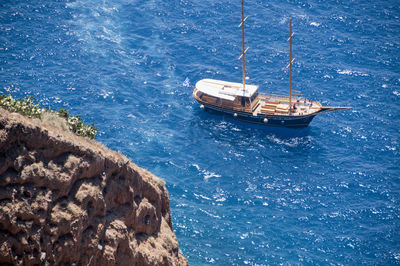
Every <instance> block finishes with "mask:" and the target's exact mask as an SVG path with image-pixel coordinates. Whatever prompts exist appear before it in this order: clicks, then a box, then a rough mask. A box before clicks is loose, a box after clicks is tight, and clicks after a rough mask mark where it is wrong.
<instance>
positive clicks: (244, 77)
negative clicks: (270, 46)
mask: <svg viewBox="0 0 400 266" xmlns="http://www.w3.org/2000/svg"><path fill="white" fill-rule="evenodd" d="M243 1H244V0H242V23H241V25H242V59H243V94H244V92H245V90H246V87H245V85H246V74H245V73H246V72H245V55H244V54H245V50H244V21H245V19H244V6H243Z"/></svg>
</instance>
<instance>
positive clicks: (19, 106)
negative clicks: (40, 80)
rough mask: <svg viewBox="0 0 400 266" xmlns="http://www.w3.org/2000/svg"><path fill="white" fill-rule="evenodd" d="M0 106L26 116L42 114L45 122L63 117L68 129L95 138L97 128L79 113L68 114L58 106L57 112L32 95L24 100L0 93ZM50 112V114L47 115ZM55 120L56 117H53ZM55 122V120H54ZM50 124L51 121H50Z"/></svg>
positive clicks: (40, 116)
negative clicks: (84, 119) (86, 122)
mask: <svg viewBox="0 0 400 266" xmlns="http://www.w3.org/2000/svg"><path fill="white" fill-rule="evenodd" d="M0 107H3V108H4V109H6V110H8V111H10V112H15V113H20V114H22V115H25V116H28V117H35V118H40V119H42V116H43V115H44V114H46V115H44V116H45V117H43V118H45V119H46V122H49V119H51V118H52V117H54V115H57V117H59V118H62V119H65V121H66V123H67V125H68V129H69V130H70V131H72V132H73V133H75V134H76V135H78V136H82V137H88V138H91V139H95V138H96V134H97V132H98V129H97V128H96V127H95V125H94V124H91V125H87V124H85V123H84V122H83V120H82V118H81V117H80V116H79V115H72V116H70V115H69V113H68V110H66V109H62V108H60V109H59V110H58V112H55V111H53V110H51V109H50V108H44V107H41V106H40V105H39V104H38V103H37V102H36V100H35V98H34V97H32V96H27V97H26V98H25V100H23V99H18V100H16V99H14V98H13V97H12V96H11V94H8V95H5V94H2V95H0ZM47 114H52V115H47ZM54 120H57V119H54ZM54 122H55V121H54ZM50 124H52V123H50ZM53 124H60V123H53Z"/></svg>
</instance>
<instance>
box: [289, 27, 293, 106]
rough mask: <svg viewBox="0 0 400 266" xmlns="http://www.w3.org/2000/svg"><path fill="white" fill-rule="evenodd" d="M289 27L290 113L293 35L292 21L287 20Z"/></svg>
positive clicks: (290, 102)
mask: <svg viewBox="0 0 400 266" xmlns="http://www.w3.org/2000/svg"><path fill="white" fill-rule="evenodd" d="M289 25H290V37H289V40H290V58H289V111H290V112H292V63H293V61H294V59H293V61H292V39H293V33H292V19H290V20H289Z"/></svg>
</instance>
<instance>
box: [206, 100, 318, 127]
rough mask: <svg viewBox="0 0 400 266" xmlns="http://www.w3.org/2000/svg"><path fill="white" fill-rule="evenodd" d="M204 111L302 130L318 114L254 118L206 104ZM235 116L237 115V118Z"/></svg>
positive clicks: (251, 121)
mask: <svg viewBox="0 0 400 266" xmlns="http://www.w3.org/2000/svg"><path fill="white" fill-rule="evenodd" d="M200 104H203V105H204V109H205V110H207V109H209V110H212V111H215V112H217V113H220V114H226V115H228V116H231V117H233V118H234V119H237V120H240V121H244V122H249V123H254V124H260V125H265V126H277V127H291V128H300V127H307V126H308V125H309V124H310V122H311V121H312V120H313V118H314V117H315V116H316V115H317V113H315V114H312V115H307V116H293V117H289V116H276V115H272V116H271V115H264V114H258V115H257V116H253V115H252V114H249V113H247V112H241V111H228V110H226V109H223V108H220V107H218V106H213V105H208V104H204V103H201V102H200ZM234 114H237V115H236V116H235V115H234Z"/></svg>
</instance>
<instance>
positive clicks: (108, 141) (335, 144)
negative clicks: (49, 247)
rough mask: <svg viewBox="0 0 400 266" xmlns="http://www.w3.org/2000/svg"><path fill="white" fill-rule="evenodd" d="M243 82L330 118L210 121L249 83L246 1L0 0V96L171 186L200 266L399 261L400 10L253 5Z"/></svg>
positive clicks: (306, 3)
mask: <svg viewBox="0 0 400 266" xmlns="http://www.w3.org/2000/svg"><path fill="white" fill-rule="evenodd" d="M244 9H245V10H244V12H245V16H249V17H248V19H247V20H246V22H245V33H246V47H250V49H249V50H248V51H247V53H246V77H247V83H248V84H256V85H259V86H260V89H259V90H260V92H265V93H275V94H283V95H287V94H288V87H289V73H288V70H287V69H286V68H285V67H286V65H287V64H288V62H289V42H288V38H289V20H290V19H292V24H293V32H294V37H293V55H294V57H295V61H294V63H293V89H294V90H296V91H300V92H301V93H302V95H303V96H305V97H307V98H310V99H313V100H316V101H320V102H321V103H322V104H323V105H327V106H350V107H352V109H349V110H343V111H338V112H332V113H328V114H322V115H319V116H317V117H316V118H315V119H314V120H313V121H312V123H311V124H310V126H308V127H307V128H303V129H286V128H271V127H267V126H262V125H252V124H247V123H244V122H240V121H237V120H235V119H233V118H230V117H227V116H223V115H218V114H215V113H209V112H206V111H204V110H202V109H200V107H199V104H198V103H197V102H196V101H195V100H194V99H193V97H192V89H191V88H190V87H185V86H183V82H184V80H185V79H186V78H188V79H189V80H190V83H191V84H192V85H193V86H194V85H195V84H196V82H197V81H198V80H200V79H203V78H213V79H220V80H226V81H232V82H241V79H242V67H241V61H240V60H238V57H239V56H240V55H241V53H242V51H241V45H242V44H241V40H242V39H241V29H240V28H239V27H238V25H239V24H240V22H241V1H240V0H224V1H215V0H201V1H200V0H163V1H161V0H146V1H139V0H108V1H105V0H36V1H27V0H13V1H10V0H2V1H0V93H11V94H12V95H13V96H14V97H17V98H19V97H22V98H23V97H25V96H27V95H33V96H34V97H35V98H36V99H37V101H38V102H40V103H41V104H42V105H44V106H48V107H51V108H52V109H58V108H68V109H69V110H70V113H71V114H79V115H81V117H82V118H83V119H84V120H85V121H86V122H87V123H89V124H90V123H94V124H95V126H96V127H97V128H98V129H99V133H98V136H97V139H98V141H100V142H101V143H103V144H104V145H105V146H107V147H109V148H110V149H113V150H116V151H119V152H120V153H122V154H124V155H126V156H127V157H128V158H130V159H131V160H132V161H133V162H134V163H136V164H137V165H139V166H141V167H143V168H146V169H148V170H149V171H151V172H152V173H154V174H155V175H157V176H159V177H161V178H162V179H164V180H165V181H166V186H167V189H168V191H169V196H170V204H171V212H172V223H173V228H174V231H175V233H176V235H177V237H178V240H179V245H180V250H181V252H182V253H183V255H184V256H185V257H186V258H187V259H188V261H189V263H190V264H191V265H276V264H284V265H293V264H297V265H361V264H365V265H398V264H400V107H399V106H400V63H399V61H400V3H399V1H394V0H376V1H361V0H353V1H341V0H336V1H332V0H326V1H322V0H284V1H281V0H271V1H261V0H246V1H245V3H244Z"/></svg>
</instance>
